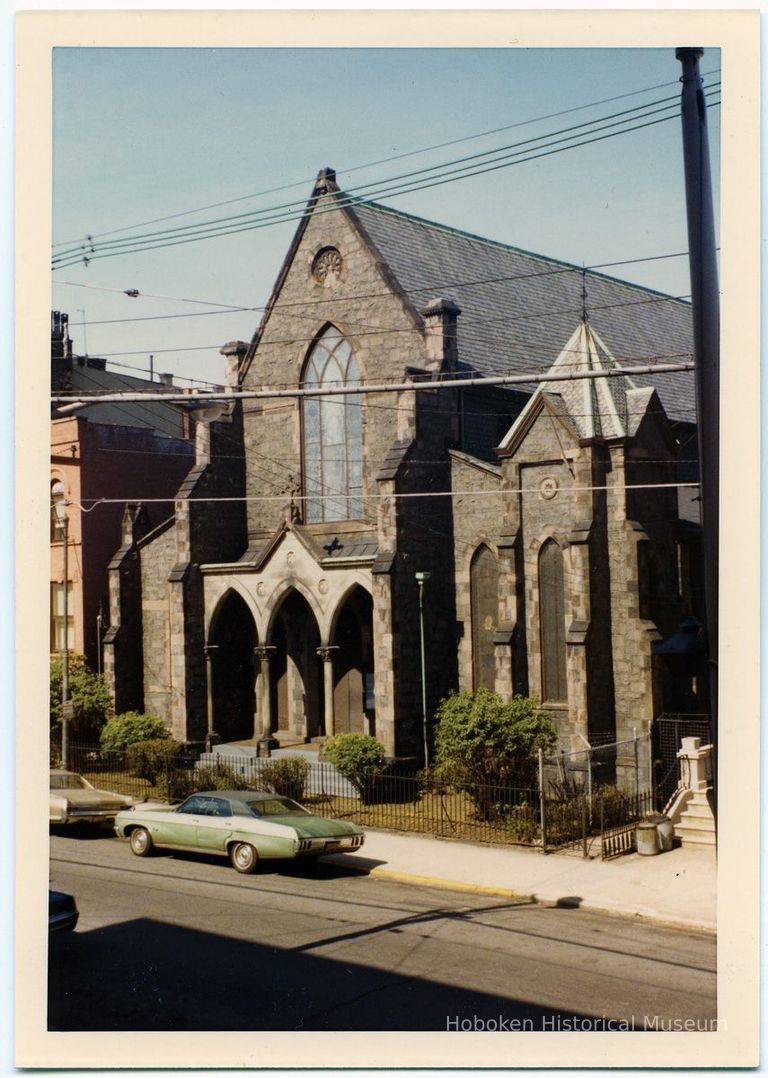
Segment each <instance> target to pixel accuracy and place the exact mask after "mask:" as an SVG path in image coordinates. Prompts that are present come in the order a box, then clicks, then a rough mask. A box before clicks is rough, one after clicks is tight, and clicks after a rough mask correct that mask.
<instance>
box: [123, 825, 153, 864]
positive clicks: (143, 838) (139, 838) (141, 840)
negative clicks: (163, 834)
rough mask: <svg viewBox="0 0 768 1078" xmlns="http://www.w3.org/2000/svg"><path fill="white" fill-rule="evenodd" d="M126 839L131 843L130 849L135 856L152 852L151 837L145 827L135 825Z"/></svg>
mask: <svg viewBox="0 0 768 1078" xmlns="http://www.w3.org/2000/svg"><path fill="white" fill-rule="evenodd" d="M128 841H129V843H130V845H131V851H132V852H133V853H135V854H136V856H137V857H148V856H149V854H150V853H151V852H152V839H151V838H150V835H149V831H147V829H146V827H137V828H136V829H135V830H133V831H131V834H130V837H129V839H128Z"/></svg>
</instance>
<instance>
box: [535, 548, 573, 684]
mask: <svg viewBox="0 0 768 1078" xmlns="http://www.w3.org/2000/svg"><path fill="white" fill-rule="evenodd" d="M539 618H540V627H541V690H542V696H543V698H544V702H549V703H564V702H565V701H567V699H568V682H567V676H566V662H565V654H566V652H565V582H564V574H563V552H562V550H561V549H560V547H559V546H558V545H557V543H556V542H555V541H554V539H548V540H547V541H546V543H544V545H543V546H542V548H541V551H540V552H539Z"/></svg>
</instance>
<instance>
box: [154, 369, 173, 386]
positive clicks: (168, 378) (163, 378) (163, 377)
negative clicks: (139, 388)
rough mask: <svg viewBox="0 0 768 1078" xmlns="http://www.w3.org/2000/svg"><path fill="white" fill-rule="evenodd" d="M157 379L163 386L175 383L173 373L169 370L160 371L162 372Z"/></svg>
mask: <svg viewBox="0 0 768 1078" xmlns="http://www.w3.org/2000/svg"><path fill="white" fill-rule="evenodd" d="M157 380H158V382H159V383H160V385H161V386H172V385H173V375H172V374H169V373H168V371H160V372H158V375H157Z"/></svg>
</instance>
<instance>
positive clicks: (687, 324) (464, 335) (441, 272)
mask: <svg viewBox="0 0 768 1078" xmlns="http://www.w3.org/2000/svg"><path fill="white" fill-rule="evenodd" d="M353 212H354V215H355V216H356V217H357V219H358V220H359V222H360V224H361V225H362V227H363V228H364V229H365V231H366V232H367V234H368V236H369V237H370V239H371V240H372V241H373V243H374V244H375V246H376V247H377V248H378V251H379V253H380V255H381V257H382V259H383V260H384V262H385V263H386V264H387V266H388V268H389V270H390V271H391V273H392V275H393V276H394V277H395V278H396V280H397V282H398V283H399V284H400V286H401V287H402V288H403V289H404V290H405V291H406V292H407V293H408V294H409V298H410V300H411V301H412V303H413V304H414V306H415V307H416V309H417V310H420V309H421V307H422V306H424V305H425V304H426V303H427V302H428V301H429V300H431V299H433V298H435V297H436V296H444V297H446V298H450V299H455V300H456V302H457V303H458V304H459V307H460V308H461V312H462V313H461V314H460V315H459V319H458V341H459V357H460V362H461V365H462V366H463V367H464V368H470V369H474V370H476V371H478V372H479V373H481V374H486V375H490V374H515V373H525V372H527V371H531V370H539V371H541V372H542V373H544V372H546V371H547V370H548V369H549V368H550V367H551V365H552V363H553V362H554V360H555V359H556V357H557V356H558V355H559V354H560V352H561V351H562V349H563V347H564V345H565V344H566V342H567V341H568V340H569V338H570V337H571V335H572V333H573V331H574V328H575V327H576V325H577V324H578V322H579V321H580V319H581V313H582V269H581V267H579V266H572V265H569V264H568V263H565V262H558V261H555V260H554V259H550V258H546V257H543V256H542V255H536V254H531V253H530V252H528V251H523V250H520V249H518V248H516V247H510V246H507V245H505V244H501V243H497V242H495V241H493V240H487V239H483V238H482V237H479V236H472V235H470V234H468V233H466V232H460V231H457V230H454V229H450V228H448V227H446V226H444V225H439V224H436V223H434V222H432V221H425V220H423V219H421V218H418V217H413V216H411V215H410V214H405V213H401V212H400V211H397V210H393V209H391V208H389V207H386V206H382V205H379V204H376V203H359V204H355V205H354V207H353ZM475 281H477V282H480V283H467V282H475ZM586 287H587V310H588V316H589V322H590V324H591V325H593V326H594V327H595V329H596V330H597V332H598V333H599V334H600V336H601V337H602V338H603V340H604V341H605V343H606V345H607V347H608V348H609V349H610V351H611V352H612V353H613V355H614V356H615V357H616V359H617V361H618V362H619V363H622V364H623V363H624V362H627V363H629V362H631V361H633V360H634V361H641V360H642V359H643V358H645V357H648V356H657V355H664V356H668V355H670V354H675V355H676V354H678V353H684V355H683V356H682V357H679V358H680V360H681V361H683V360H685V359H688V358H689V357H690V353H692V350H693V327H692V321H691V308H690V305H689V304H688V303H685V302H682V301H681V300H675V299H672V298H671V297H669V296H665V295H664V294H663V293H661V292H655V291H653V290H652V289H648V288H642V287H640V286H639V285H634V284H627V283H625V282H623V281H620V280H618V279H616V278H613V277H608V276H606V275H603V274H600V273H596V272H590V271H587V273H586ZM675 361H676V359H670V360H669V362H675ZM635 380H636V382H637V384H638V385H652V386H654V387H655V388H656V389H657V391H658V393H659V396H660V398H661V401H662V403H663V405H664V407H665V409H666V411H667V414H668V415H669V417H670V418H671V419H676V420H684V421H687V422H695V403H694V382H693V374H692V372H685V371H683V372H675V373H672V374H663V375H658V376H656V377H651V378H648V377H646V376H636V378H635ZM528 388H529V390H530V391H531V392H533V390H534V389H535V384H532V385H531V386H529V387H528Z"/></svg>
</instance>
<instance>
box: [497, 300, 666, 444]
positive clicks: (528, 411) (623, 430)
mask: <svg viewBox="0 0 768 1078" xmlns="http://www.w3.org/2000/svg"><path fill="white" fill-rule="evenodd" d="M618 367H619V364H618V363H617V362H616V359H615V357H614V356H613V355H612V353H611V351H610V349H609V348H608V346H607V345H606V344H605V342H604V341H603V340H602V339H601V338H600V337H599V336H598V334H597V333H596V332H595V330H594V329H593V328H592V326H590V325H589V323H588V322H586V321H582V322H580V323H579V325H578V326H577V327H576V329H575V330H574V332H573V333H572V334H571V337H570V338H569V340H568V343H567V344H566V346H565V347H564V348H563V350H562V352H561V353H560V355H559V356H558V357H557V359H556V360H555V362H554V363H553V364H552V366H551V367H550V368H549V370H548V371H547V373H546V375H545V377H544V381H542V382H540V383H539V386H538V389H537V390H536V392H535V393H534V394H533V396H532V397H531V399H530V400H529V401H528V403H527V404H526V406H525V408H523V410H522V412H521V413H520V415H519V416H518V417H517V419H516V420H515V422H514V423H513V425H512V427H511V428H510V430H509V431H508V432H507V434H506V435H505V437H504V438H503V440H502V442H501V444H500V446H499V448H500V449H509V448H510V446H512V445H513V444H514V443H515V441H516V439H517V438H518V437H519V436H520V435H521V434H522V432H523V431H524V430H525V429H526V427H527V424H528V422H529V418H530V417H531V416H532V415H533V414H534V413H535V410H536V408H537V407H538V406H539V405H540V402H541V400H542V398H544V399H549V400H550V401H551V402H552V403H553V404H554V405H555V406H556V407H557V408H559V409H560V411H561V412H562V414H563V415H564V417H565V418H567V419H568V420H569V422H570V423H571V425H572V426H573V428H574V429H575V430H576V431H577V432H578V435H579V437H581V438H628V437H631V436H632V435H634V434H635V433H636V432H637V428H638V427H639V426H640V422H641V420H642V418H643V416H644V415H645V414H646V412H647V411H648V405H649V403H650V401H651V398H652V397H653V396H654V393H655V390H654V389H652V388H651V387H650V386H638V385H636V384H635V382H633V380H632V379H631V378H630V377H628V376H627V375H626V374H614V375H611V376H609V377H607V378H580V377H579V375H581V374H586V373H588V372H599V371H612V370H616V369H617V368H618ZM555 376H557V377H555ZM563 376H565V377H563ZM656 407H658V409H659V410H663V409H662V406H661V402H659V401H657V405H656Z"/></svg>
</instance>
